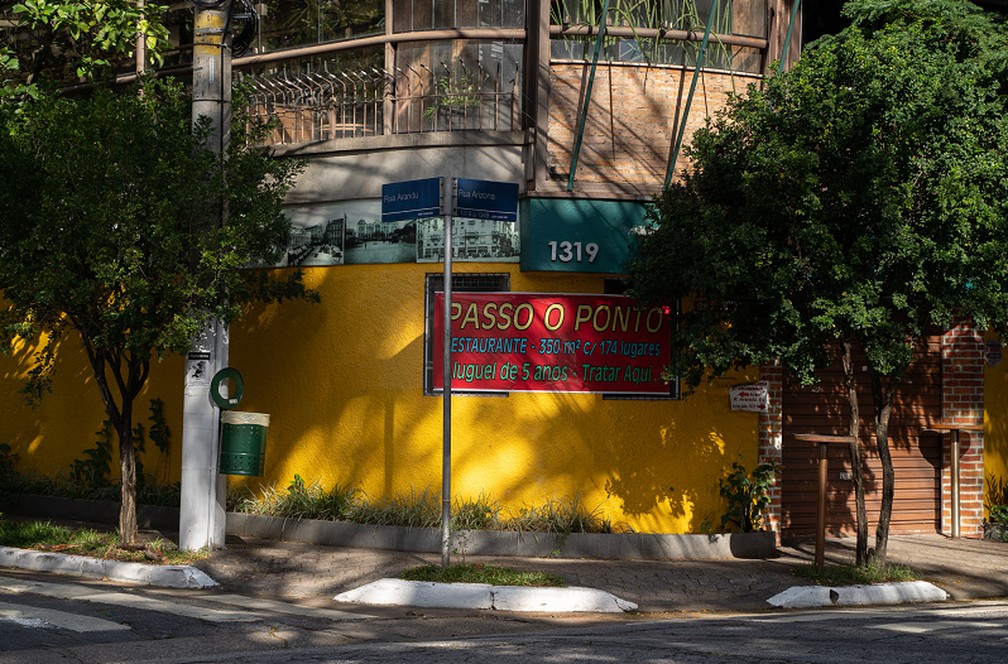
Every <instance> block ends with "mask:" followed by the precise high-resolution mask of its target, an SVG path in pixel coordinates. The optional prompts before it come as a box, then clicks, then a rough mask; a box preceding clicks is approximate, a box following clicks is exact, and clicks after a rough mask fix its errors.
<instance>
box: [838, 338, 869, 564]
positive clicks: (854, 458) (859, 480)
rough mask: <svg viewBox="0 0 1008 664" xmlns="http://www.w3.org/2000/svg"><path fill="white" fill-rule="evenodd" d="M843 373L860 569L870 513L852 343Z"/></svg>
mask: <svg viewBox="0 0 1008 664" xmlns="http://www.w3.org/2000/svg"><path fill="white" fill-rule="evenodd" d="M842 362H843V372H844V387H845V388H846V389H847V400H848V402H849V403H850V420H849V425H848V429H847V434H848V435H849V436H851V437H853V440H852V441H851V443H850V457H851V477H852V479H853V480H854V502H855V505H856V510H857V520H856V522H855V523H856V527H857V544H856V546H855V558H854V559H855V563H856V564H857V565H858V566H859V567H860V566H861V565H865V564H867V562H868V512H867V510H866V509H865V493H864V453H863V452H862V447H861V441H860V433H861V409H860V406H859V403H858V393H857V380H856V379H855V377H854V362H853V360H852V358H851V342H850V340H845V341H844V342H843V358H842Z"/></svg>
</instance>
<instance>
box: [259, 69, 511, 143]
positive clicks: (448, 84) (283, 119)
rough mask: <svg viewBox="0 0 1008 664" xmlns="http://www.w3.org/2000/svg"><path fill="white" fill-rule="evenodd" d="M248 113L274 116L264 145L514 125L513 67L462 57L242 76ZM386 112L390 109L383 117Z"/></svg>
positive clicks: (484, 129)
mask: <svg viewBox="0 0 1008 664" xmlns="http://www.w3.org/2000/svg"><path fill="white" fill-rule="evenodd" d="M242 80H243V81H244V82H246V83H247V85H248V87H249V90H250V107H249V111H250V114H251V115H253V116H255V117H273V118H275V119H276V122H275V126H274V129H273V132H272V135H271V137H270V139H269V143H270V144H273V145H297V144H304V143H313V142H320V141H328V140H333V139H341V138H355V137H362V136H378V135H383V134H386V133H392V134H412V133H423V132H434V131H438V132H451V131H465V130H477V131H511V130H516V129H518V128H519V127H520V124H521V122H520V117H519V112H520V110H519V99H520V93H519V90H518V85H519V81H518V72H517V71H514V72H511V73H510V75H507V74H505V72H503V71H501V67H500V66H497V67H496V68H494V70H493V71H487V70H486V69H484V68H483V67H481V66H479V65H476V66H473V65H472V64H470V65H468V66H467V65H466V64H465V62H463V61H462V60H458V61H452V62H440V63H439V64H438V66H437V67H436V68H435V69H432V68H430V67H427V66H426V65H419V67H418V68H414V67H412V66H409V67H407V68H406V69H405V70H403V69H398V68H397V69H396V71H394V72H389V71H387V70H382V69H378V68H369V69H357V70H353V69H340V70H339V71H335V72H334V71H330V70H329V69H328V68H326V67H322V68H316V69H315V70H314V71H308V72H300V73H297V74H288V73H286V72H283V73H281V72H272V73H246V74H244V75H243V77H242ZM386 113H390V117H389V118H388V122H386V117H385V115H386Z"/></svg>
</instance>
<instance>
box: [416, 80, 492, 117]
mask: <svg viewBox="0 0 1008 664" xmlns="http://www.w3.org/2000/svg"><path fill="white" fill-rule="evenodd" d="M434 89H435V92H434V94H433V95H431V97H432V104H431V105H430V106H428V107H427V108H425V109H424V117H425V118H426V119H428V120H432V121H435V122H436V120H437V118H438V117H439V116H451V115H462V116H465V115H467V114H468V113H470V112H472V109H477V108H479V105H480V90H479V84H478V83H477V82H476V81H475V80H473V79H472V78H471V77H470V76H468V75H466V74H465V73H457V74H452V73H449V74H447V75H445V76H440V77H438V79H437V80H436V81H435V83H434Z"/></svg>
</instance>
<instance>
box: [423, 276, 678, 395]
mask: <svg viewBox="0 0 1008 664" xmlns="http://www.w3.org/2000/svg"><path fill="white" fill-rule="evenodd" d="M443 320H444V294H443V293H437V294H436V295H435V298H434V343H433V344H432V345H433V347H434V357H433V360H434V388H435V389H437V390H441V389H443V387H444V382H443V376H442V373H443V372H442V369H441V367H442V366H444V360H443V357H444V348H443V346H444V344H443V343H441V339H443V333H442V331H441V330H442V321H443ZM451 320H452V330H451V333H452V334H451V336H452V339H451V355H452V389H453V390H463V391H484V392H508V391H525V392H606V393H614V394H618V393H622V394H668V393H669V386H668V383H666V382H665V381H664V380H662V377H661V374H662V369H663V368H664V367H665V366H667V365H668V362H669V342H670V341H671V338H672V337H671V316H670V314H669V311H668V309H666V308H663V307H652V308H650V309H638V308H637V307H636V305H635V304H634V301H633V300H632V299H630V298H628V297H622V296H618V295H550V294H541V293H467V292H463V293H453V294H452V317H451Z"/></svg>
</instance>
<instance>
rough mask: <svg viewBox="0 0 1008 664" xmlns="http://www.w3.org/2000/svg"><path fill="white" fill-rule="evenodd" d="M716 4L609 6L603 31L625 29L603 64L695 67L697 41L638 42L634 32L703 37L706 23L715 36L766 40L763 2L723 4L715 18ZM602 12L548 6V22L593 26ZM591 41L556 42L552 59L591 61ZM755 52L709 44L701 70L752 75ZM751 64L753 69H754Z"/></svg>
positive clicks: (569, 2)
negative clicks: (687, 33)
mask: <svg viewBox="0 0 1008 664" xmlns="http://www.w3.org/2000/svg"><path fill="white" fill-rule="evenodd" d="M713 9H714V0H612V1H611V2H610V4H609V15H608V16H607V18H606V25H607V26H610V27H619V28H624V30H622V34H619V35H612V36H610V37H607V38H606V40H605V41H604V43H603V51H602V53H601V55H600V57H601V59H603V60H607V61H613V62H650V63H655V64H673V65H681V66H694V65H695V64H696V60H697V55H698V53H699V49H700V43H699V41H694V40H688V41H687V40H668V39H664V38H662V39H659V38H656V37H649V36H637V34H636V32H635V29H638V28H643V29H651V30H654V29H658V28H662V29H665V30H691V31H694V32H696V31H703V30H704V28H705V27H706V26H707V24H708V22H709V21H712V24H711V30H712V32H713V33H714V34H718V35H744V36H755V37H765V36H766V1H765V0H748V1H742V0H735V1H734V2H733V1H731V0H722V1H721V2H720V3H718V6H717V11H716V12H715V13H714V15H713V17H712V16H711V12H712V10H713ZM601 11H602V2H601V1H600V0H552V3H551V6H550V21H551V23H553V24H554V25H563V26H579V25H589V26H593V27H594V26H597V25H598V22H599V13H600V12H601ZM594 47H595V39H594V38H593V37H588V36H585V35H573V34H572V35H568V36H565V37H560V38H558V39H554V40H553V41H552V44H551V55H552V57H553V58H554V59H558V60H568V59H571V60H583V59H586V58H590V57H591V55H592V53H593V49H594ZM754 55H755V56H758V55H759V53H758V51H757V50H756V49H754V48H751V47H750V48H742V47H737V46H732V45H730V44H726V43H724V42H723V41H720V40H718V39H712V40H711V41H710V43H709V44H708V47H707V51H706V54H705V56H704V57H705V66H706V67H707V68H712V69H733V70H738V71H750V70H753V68H754V67H755V68H756V69H755V70H756V71H758V68H759V66H760V64H759V63H760V58H759V57H753V56H754ZM754 63H755V64H754Z"/></svg>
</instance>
